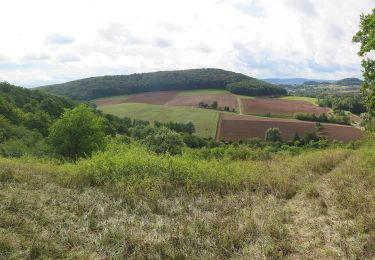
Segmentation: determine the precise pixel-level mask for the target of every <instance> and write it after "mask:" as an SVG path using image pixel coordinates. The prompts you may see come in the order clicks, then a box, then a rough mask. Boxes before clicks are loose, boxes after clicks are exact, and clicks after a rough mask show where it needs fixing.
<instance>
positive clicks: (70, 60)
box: [0, 0, 375, 87]
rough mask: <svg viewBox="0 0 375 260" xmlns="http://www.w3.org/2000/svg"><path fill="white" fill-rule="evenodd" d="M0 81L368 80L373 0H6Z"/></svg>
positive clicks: (1, 25) (3, 2) (32, 83)
mask: <svg viewBox="0 0 375 260" xmlns="http://www.w3.org/2000/svg"><path fill="white" fill-rule="evenodd" d="M0 6H1V10H2V12H1V15H0V33H1V38H0V81H8V82H10V83H12V84H16V85H19V86H23V87H34V86H41V85H48V84H53V83H61V82H66V81H70V80H74V79H80V78H86V77H92V76H102V75H119V74H131V73H140V72H152V71H159V70H175V69H190V68H221V69H226V70H231V71H235V72H241V73H244V74H246V75H249V76H252V77H256V78H271V77H280V78H287V77H305V78H312V79H340V78H345V77H361V65H360V61H361V59H360V58H359V57H358V56H357V52H358V49H359V46H358V44H354V43H352V41H351V40H352V36H353V35H354V34H355V33H356V31H358V25H359V16H360V15H361V14H362V13H370V11H371V9H372V8H374V7H375V0H188V1H185V0H157V1H155V0H154V1H152V0H148V1H146V0H136V1H135V0H33V1H30V0H1V3H0Z"/></svg>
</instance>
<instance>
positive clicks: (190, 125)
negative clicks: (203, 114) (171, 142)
mask: <svg viewBox="0 0 375 260" xmlns="http://www.w3.org/2000/svg"><path fill="white" fill-rule="evenodd" d="M186 132H187V133H189V134H193V133H195V126H194V124H193V122H191V121H189V122H188V123H187V124H186Z"/></svg>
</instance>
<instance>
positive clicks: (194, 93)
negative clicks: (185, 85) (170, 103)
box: [179, 89, 230, 97]
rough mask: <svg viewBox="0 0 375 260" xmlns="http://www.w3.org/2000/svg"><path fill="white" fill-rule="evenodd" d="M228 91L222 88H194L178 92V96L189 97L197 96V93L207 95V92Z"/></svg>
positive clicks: (222, 92) (218, 92)
mask: <svg viewBox="0 0 375 260" xmlns="http://www.w3.org/2000/svg"><path fill="white" fill-rule="evenodd" d="M225 93H230V92H228V91H226V90H224V89H195V90H183V91H181V92H180V93H179V95H180V96H183V97H189V96H198V95H207V94H225Z"/></svg>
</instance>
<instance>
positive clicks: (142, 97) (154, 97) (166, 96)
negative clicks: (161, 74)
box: [125, 91, 179, 105]
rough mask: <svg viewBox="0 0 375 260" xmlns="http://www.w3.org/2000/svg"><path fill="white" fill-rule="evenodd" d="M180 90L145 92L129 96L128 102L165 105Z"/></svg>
mask: <svg viewBox="0 0 375 260" xmlns="http://www.w3.org/2000/svg"><path fill="white" fill-rule="evenodd" d="M178 93H179V91H158V92H145V93H139V94H134V95H131V96H129V97H128V98H127V99H126V101H125V102H127V103H145V104H153V105H165V104H166V103H168V102H169V101H171V100H172V99H173V98H175V97H176V96H177V95H178Z"/></svg>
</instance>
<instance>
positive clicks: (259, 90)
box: [40, 69, 286, 100]
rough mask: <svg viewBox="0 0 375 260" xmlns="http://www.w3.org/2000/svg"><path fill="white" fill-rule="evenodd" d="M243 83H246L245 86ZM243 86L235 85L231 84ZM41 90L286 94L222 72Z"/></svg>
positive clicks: (80, 94)
mask: <svg viewBox="0 0 375 260" xmlns="http://www.w3.org/2000/svg"><path fill="white" fill-rule="evenodd" d="M242 81H244V82H243V83H242ZM238 82H241V83H239V85H236V84H235V85H231V83H238ZM40 89H41V90H44V91H47V92H51V93H55V94H59V95H64V96H68V97H70V98H73V99H76V100H92V99H95V98H101V97H108V96H117V95H127V94H133V93H139V92H149V91H160V90H186V89H228V90H229V91H234V93H238V94H239V93H240V92H241V93H243V94H244V95H247V94H246V93H249V94H248V95H278V94H285V93H286V91H285V90H282V89H281V88H279V87H276V86H275V85H272V84H269V83H266V82H263V81H261V80H257V79H254V78H251V77H248V76H246V75H243V74H241V73H234V72H231V71H225V70H221V69H191V70H176V71H159V72H153V73H140V74H131V75H118V76H103V77H93V78H87V79H81V80H76V81H71V82H67V83H63V84H56V85H50V86H44V87H40Z"/></svg>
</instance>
